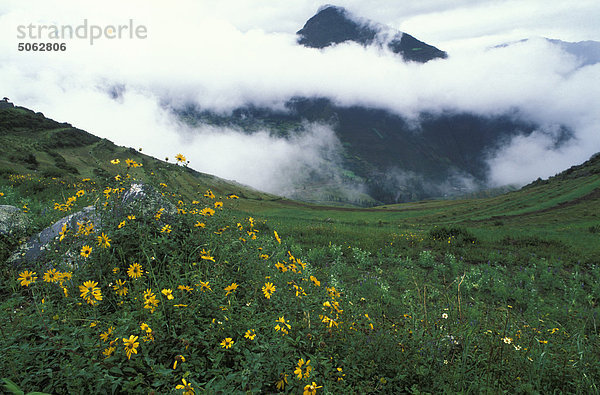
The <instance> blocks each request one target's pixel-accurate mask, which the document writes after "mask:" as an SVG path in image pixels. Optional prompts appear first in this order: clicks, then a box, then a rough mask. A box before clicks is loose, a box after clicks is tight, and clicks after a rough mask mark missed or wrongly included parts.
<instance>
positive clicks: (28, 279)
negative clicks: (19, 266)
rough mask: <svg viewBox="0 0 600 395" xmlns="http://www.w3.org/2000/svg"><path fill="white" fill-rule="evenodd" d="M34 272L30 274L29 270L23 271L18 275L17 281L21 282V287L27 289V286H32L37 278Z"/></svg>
mask: <svg viewBox="0 0 600 395" xmlns="http://www.w3.org/2000/svg"><path fill="white" fill-rule="evenodd" d="M36 274H37V273H36V272H30V271H29V270H25V271H23V272H21V273H19V281H20V282H21V286H22V287H28V286H29V284H33V283H34V282H35V280H37V277H35V275H36Z"/></svg>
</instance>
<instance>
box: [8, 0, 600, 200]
mask: <svg viewBox="0 0 600 395" xmlns="http://www.w3.org/2000/svg"><path fill="white" fill-rule="evenodd" d="M335 4H336V5H340V6H344V7H346V8H347V9H348V10H350V11H351V12H352V13H354V14H355V15H358V16H361V17H365V18H369V19H372V20H374V21H376V22H379V23H383V24H387V25H389V26H391V27H393V28H396V29H399V30H402V31H405V32H407V33H410V34H411V35H413V36H415V37H416V38H418V39H420V40H422V41H425V42H427V43H429V44H431V45H434V46H436V47H438V48H440V49H442V50H445V51H447V52H448V54H449V58H448V59H446V60H436V61H432V62H428V63H427V64H424V65H421V64H414V63H404V62H402V61H401V60H400V59H399V58H398V57H397V56H395V55H393V54H391V53H389V52H388V51H384V50H381V49H378V48H363V47H360V46H358V45H354V44H351V43H348V44H342V45H338V46H335V47H331V48H326V49H324V50H316V49H309V48H303V47H300V46H298V45H297V44H296V37H295V32H296V31H297V30H299V29H300V28H301V27H302V26H303V24H304V22H305V21H306V20H307V19H308V18H310V17H311V16H312V15H314V14H315V13H316V11H317V9H318V8H319V7H320V6H321V5H323V3H321V2H318V1H313V0H303V1H285V2H282V1H273V0H269V1H267V0H231V1H197V0H182V1H171V2H168V3H167V2H158V1H148V0H144V1H126V2H124V1H103V2H92V1H82V0H60V1H58V0H30V1H21V0H3V1H2V3H0V34H1V37H2V39H1V40H0V88H1V89H2V91H1V92H0V94H1V95H2V96H8V97H10V98H11V99H12V100H13V101H14V102H15V103H16V104H18V105H23V106H26V107H29V108H32V109H34V110H36V111H42V112H44V113H45V114H46V115H47V116H49V117H52V118H54V119H56V120H59V121H67V122H70V123H72V124H74V125H75V126H77V127H80V128H83V129H85V130H88V131H89V132H91V133H94V134H96V135H99V136H102V137H106V138H110V139H112V140H113V141H115V142H116V143H118V144H122V145H128V146H133V147H139V146H141V147H144V148H145V152H148V153H150V154H152V155H155V156H157V157H159V158H161V157H164V156H170V157H172V156H173V155H174V154H176V153H178V152H182V153H184V154H186V155H187V156H188V158H189V159H190V160H191V165H192V167H194V168H196V169H197V170H200V171H205V172H209V173H213V174H216V175H219V176H223V177H225V178H230V179H236V180H238V181H240V182H244V183H248V184H250V185H253V186H255V187H258V188H262V189H266V190H269V191H270V192H275V193H277V192H278V191H280V190H283V189H285V188H288V187H289V186H290V185H289V183H288V184H286V180H288V181H289V180H290V179H293V177H290V176H289V174H294V172H297V171H300V170H301V169H303V167H304V166H310V165H311V163H315V160H314V158H317V157H319V155H320V153H322V152H323V151H326V152H328V151H330V150H331V149H333V148H332V147H334V146H335V145H336V139H335V136H334V135H333V134H332V133H331V130H328V129H327V128H325V127H320V126H319V127H317V126H315V125H306V129H307V130H306V133H305V134H304V135H302V136H301V137H300V138H299V139H296V140H295V141H286V140H277V139H274V138H271V137H269V136H268V134H266V133H262V134H257V135H255V136H250V137H248V136H242V135H241V134H240V133H239V131H235V130H219V129H215V128H208V127H200V128H198V129H196V130H190V129H189V128H186V127H184V126H182V125H180V124H179V123H178V122H177V121H176V120H175V119H173V117H172V116H171V115H170V114H169V113H168V111H166V110H165V108H164V106H163V104H164V103H165V102H168V103H171V104H175V105H176V104H179V103H181V104H183V103H194V104H196V105H198V106H201V107H203V108H207V109H212V110H215V111H221V112H227V111H230V110H231V109H233V108H236V107H238V106H242V105H245V104H250V103H251V104H258V105H265V106H274V107H281V105H282V103H284V102H285V101H286V100H288V99H289V98H290V97H292V96H299V95H301V96H308V97H311V96H325V97H329V98H331V99H333V100H334V101H336V102H337V103H338V104H342V105H353V104H363V105H370V106H377V107H380V108H386V109H389V110H390V111H394V112H396V113H398V114H401V115H404V116H407V117H414V116H415V115H416V114H418V113H419V112H421V111H448V110H453V111H468V112H472V113H477V114H482V115H488V114H490V115H491V114H502V113H504V112H507V111H511V110H513V109H515V108H518V109H519V110H520V111H521V112H522V113H523V114H525V115H526V116H527V117H528V118H530V119H532V120H534V121H536V122H539V123H540V124H542V125H543V128H542V129H541V130H540V131H539V132H538V133H534V134H533V135H532V136H529V137H520V138H518V139H515V140H513V141H511V142H509V143H508V144H507V145H506V146H505V147H503V149H502V150H500V151H499V152H494V153H490V161H489V163H490V164H491V165H492V170H491V173H490V180H491V181H492V183H494V184H505V183H518V184H523V183H526V182H529V181H531V180H533V179H535V178H537V177H547V176H549V175H553V174H555V173H556V172H558V171H560V170H563V169H564V168H567V167H569V166H570V165H573V164H576V163H580V162H582V161H584V160H586V159H587V158H588V157H589V156H590V155H591V154H593V153H594V152H597V151H600V126H599V125H600V122H599V120H600V114H598V111H597V109H598V108H600V65H599V64H595V65H591V66H586V67H581V65H582V62H581V61H580V60H579V59H577V58H576V57H574V56H572V55H569V54H567V53H565V52H563V51H562V50H560V48H558V47H556V46H553V45H550V44H549V43H548V42H546V41H545V40H542V39H541V38H540V37H548V38H556V39H561V40H565V41H583V40H597V41H600V24H599V23H598V17H600V2H599V1H597V0H578V1H561V0H552V1H547V0H546V1H541V0H539V1H538V0H515V1H513V0H507V1H483V0H468V1H467V0H463V1H461V0H457V1H447V0H420V1H411V2H408V1H404V2H399V1H396V0H390V1H384V0H373V1H369V2H365V1H362V0H347V1H339V2H336V3H335ZM84 19H87V20H88V25H97V26H100V27H101V28H106V27H107V26H109V25H125V24H129V23H130V22H129V21H130V19H131V20H132V24H133V25H134V26H135V27H137V26H142V27H143V29H145V32H146V37H145V38H133V39H131V38H129V37H128V36H126V37H123V38H121V39H112V40H110V39H106V38H99V39H97V40H96V41H95V42H94V43H93V45H90V40H89V37H88V38H87V39H70V40H49V39H45V38H46V37H44V39H43V40H41V41H44V42H65V43H66V44H67V49H66V51H65V52H50V53H41V52H19V51H18V50H17V47H18V44H19V43H25V42H39V41H40V40H38V39H34V40H28V39H23V38H18V33H19V31H18V27H19V26H20V25H24V26H28V25H29V24H33V25H35V26H39V25H47V26H48V25H59V26H60V25H71V26H73V27H77V26H79V25H81V24H82V23H83V21H84ZM36 34H37V32H36ZM45 34H47V33H45ZM524 38H529V39H531V40H529V41H528V42H525V43H519V44H515V45H511V46H508V47H504V48H492V47H494V46H496V45H499V44H503V43H507V42H515V41H518V40H521V39H524ZM491 48H492V49H491ZM115 87H118V88H119V89H121V91H122V92H123V94H122V95H121V96H120V97H119V98H118V99H114V98H112V97H111V96H110V95H109V94H108V92H109V91H110V90H111V89H113V88H115ZM556 125H566V126H568V127H570V128H572V129H573V130H574V131H575V133H576V137H577V138H576V139H575V140H574V142H573V143H572V144H570V145H568V146H566V147H562V148H560V149H556V147H554V144H553V141H552V133H553V130H555V129H556ZM206 141H210V146H207V144H205V142H206ZM313 147H315V148H313ZM311 150H313V151H311ZM308 151H311V152H308ZM307 152H308V153H309V155H306V154H307ZM305 157H307V158H309V159H304V160H303V158H305ZM285 158H292V159H294V160H295V162H296V163H288V164H287V169H286V171H285V173H286V176H285V177H281V172H278V171H276V170H274V169H277V164H278V163H279V164H280V163H282V161H283V162H285ZM290 162H293V161H290ZM316 162H318V161H316ZM278 175H279V177H278Z"/></svg>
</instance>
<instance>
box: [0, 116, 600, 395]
mask: <svg viewBox="0 0 600 395" xmlns="http://www.w3.org/2000/svg"><path fill="white" fill-rule="evenodd" d="M0 144H1V145H2V147H3V150H2V153H1V154H0V205H12V206H16V207H18V208H20V209H21V211H22V212H23V213H24V215H25V216H26V217H27V219H28V225H27V226H26V228H25V229H23V230H19V231H16V232H13V233H9V234H4V235H0V260H1V261H2V262H5V261H8V259H9V257H10V256H11V254H12V252H13V251H14V250H15V249H17V248H18V247H19V246H20V245H22V244H23V243H24V241H25V240H26V238H27V237H29V236H32V235H35V234H36V233H37V232H39V231H41V230H42V229H44V228H45V227H47V226H50V225H52V224H53V223H54V222H55V221H57V220H59V219H60V218H63V217H65V216H66V215H70V214H73V213H76V212H78V211H79V210H81V209H83V208H84V207H89V206H92V207H94V208H95V213H96V214H97V217H96V219H95V220H94V221H81V222H79V223H78V224H77V225H74V226H71V225H69V226H65V227H63V228H62V229H61V234H60V237H57V238H56V239H55V240H53V241H52V242H51V243H50V245H48V246H47V248H46V253H45V254H44V256H43V259H39V260H37V261H34V262H27V263H22V264H19V265H13V264H10V263H8V262H6V263H3V264H2V266H1V270H0V315H1V319H0V372H1V373H0V379H2V380H3V382H4V383H3V384H4V387H5V391H7V392H8V393H28V392H34V391H36V392H38V393H39V392H43V393H84V392H91V393H145V394H148V393H156V394H158V393H185V394H192V393H203V392H206V393H261V392H262V393H304V394H315V393H317V394H321V393H334V394H339V393H414V394H422V393H527V394H529V393H586V394H587V393H598V392H599V390H598V385H599V381H600V363H599V362H600V357H599V355H600V353H599V351H600V337H599V332H598V324H600V322H597V321H598V320H597V319H596V318H599V319H600V317H599V316H598V312H599V307H598V302H599V298H600V278H599V277H600V270H599V268H598V263H600V218H599V216H598V215H600V210H599V208H600V192H599V187H600V176H599V174H600V157H598V156H596V157H595V158H592V159H590V160H589V161H588V162H586V163H584V164H582V165H580V166H576V167H573V168H571V169H569V170H567V171H565V172H563V173H560V174H558V175H556V176H555V177H551V178H550V179H548V180H538V181H536V182H534V183H532V184H531V185H528V186H526V187H524V188H522V189H520V190H517V191H513V192H509V193H506V194H502V195H499V196H495V197H488V198H471V199H456V200H432V201H423V202H414V203H406V204H400V205H386V206H382V207H375V208H368V209H367V208H360V207H352V206H343V207H340V206H327V205H314V204H307V203H302V202H297V201H292V200H288V199H284V198H280V197H278V196H274V195H270V194H265V193H262V192H259V191H256V190H253V189H251V188H249V187H246V186H243V185H240V184H237V183H233V182H229V181H226V180H222V179H219V178H217V177H214V176H211V175H207V174H203V173H199V172H196V171H193V170H191V169H190V168H189V167H188V166H187V162H186V161H185V159H184V158H183V155H185V153H181V154H183V155H182V156H179V157H178V158H176V157H175V155H176V154H179V153H173V157H171V158H160V159H155V158H152V157H149V156H146V155H144V153H143V149H142V150H140V149H137V148H136V149H131V148H124V147H118V146H116V145H114V144H113V143H111V142H110V141H107V140H104V139H100V138H97V137H95V136H93V135H91V134H88V133H86V132H84V131H81V130H78V129H75V128H73V127H71V125H68V124H59V123H56V122H54V121H51V120H48V119H46V118H44V117H43V116H42V115H41V114H35V113H33V112H31V111H29V110H26V109H23V108H15V109H9V110H1V111H0ZM139 183H143V184H145V185H146V186H148V187H149V188H150V190H152V191H155V192H156V194H157V195H158V196H160V198H159V199H157V200H156V201H154V202H153V203H152V204H145V205H144V204H137V205H136V204H125V203H124V200H123V197H124V196H125V195H126V194H127V193H128V191H129V190H130V189H131V186H132V184H139Z"/></svg>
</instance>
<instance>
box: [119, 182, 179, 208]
mask: <svg viewBox="0 0 600 395" xmlns="http://www.w3.org/2000/svg"><path fill="white" fill-rule="evenodd" d="M121 205H122V207H123V208H126V209H132V208H135V209H136V210H137V211H138V212H139V214H140V215H142V216H149V215H154V214H155V213H156V212H157V211H158V210H160V209H161V208H164V212H163V215H167V216H169V215H175V214H176V213H177V208H176V207H175V206H174V205H173V204H172V203H171V202H169V201H168V200H167V199H165V197H164V196H163V195H162V194H161V193H160V192H159V191H157V190H156V189H154V188H153V187H151V186H150V185H147V184H143V183H136V184H131V187H130V188H129V190H128V191H127V192H125V193H124V194H123V197H122V198H121Z"/></svg>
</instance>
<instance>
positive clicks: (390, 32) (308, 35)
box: [296, 5, 447, 63]
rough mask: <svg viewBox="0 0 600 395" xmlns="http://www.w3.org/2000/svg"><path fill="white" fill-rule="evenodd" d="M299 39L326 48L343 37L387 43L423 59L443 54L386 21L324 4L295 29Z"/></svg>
mask: <svg viewBox="0 0 600 395" xmlns="http://www.w3.org/2000/svg"><path fill="white" fill-rule="evenodd" d="M296 34H297V35H298V43H299V44H302V45H304V46H306V47H311V48H325V47H328V46H330V45H335V44H339V43H342V42H346V41H354V42H357V43H359V44H361V45H364V46H369V45H373V44H375V45H379V46H381V47H383V46H384V45H385V46H387V47H388V48H389V49H390V50H391V51H392V52H394V53H398V54H400V55H402V57H403V59H404V60H407V61H416V62H420V63H425V62H427V61H429V60H432V59H435V58H446V57H447V54H446V52H444V51H441V50H439V49H437V48H436V47H433V46H431V45H429V44H426V43H424V42H422V41H419V40H417V39H416V38H414V37H413V36H411V35H410V34H406V33H403V32H401V31H399V30H395V29H392V28H390V27H388V26H386V25H382V24H379V23H375V22H372V21H370V20H368V19H364V18H360V17H357V16H355V15H353V14H351V13H350V12H349V11H348V10H346V9H345V8H343V7H339V6H334V5H325V6H322V7H320V8H319V10H318V12H317V13H316V14H315V15H314V16H313V17H311V18H310V19H309V20H308V21H306V23H305V24H304V27H303V28H302V29H300V30H299V31H298V32H297V33H296Z"/></svg>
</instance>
